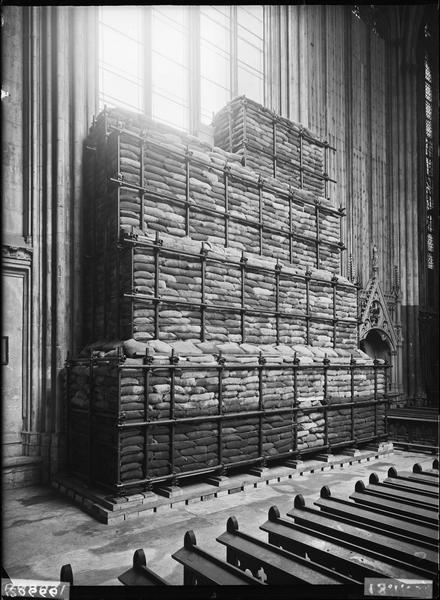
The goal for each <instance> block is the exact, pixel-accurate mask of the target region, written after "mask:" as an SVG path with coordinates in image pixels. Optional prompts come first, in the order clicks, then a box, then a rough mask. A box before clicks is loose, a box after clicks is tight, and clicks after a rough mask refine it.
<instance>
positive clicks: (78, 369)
mask: <svg viewBox="0 0 440 600" xmlns="http://www.w3.org/2000/svg"><path fill="white" fill-rule="evenodd" d="M120 346H121V347H122V348H123V349H124V351H125V352H127V353H130V354H134V355H135V356H136V354H140V355H144V354H145V350H146V349H147V348H148V351H149V356H150V360H151V369H150V370H149V374H148V376H146V371H145V369H142V368H141V365H142V364H143V361H144V359H143V358H141V357H139V358H136V357H133V358H130V357H128V358H126V359H125V360H124V361H122V362H121V361H120V360H118V358H117V356H118V352H117V347H115V348H113V349H111V350H108V348H109V346H108V345H106V346H105V345H103V347H105V348H106V351H102V352H101V353H99V351H98V350H97V348H98V347H99V346H97V345H94V351H95V353H96V352H98V355H99V354H101V356H100V357H98V358H96V359H94V361H93V367H92V377H93V381H92V386H93V400H92V402H93V408H92V412H93V414H94V415H95V426H96V427H97V429H99V435H97V437H96V439H95V438H94V440H93V450H92V454H93V455H94V456H95V457H96V456H101V457H102V459H103V456H104V454H103V453H105V452H107V453H108V457H110V456H114V457H115V456H116V454H114V452H113V451H114V446H115V442H116V445H117V446H119V456H120V459H119V460H120V462H119V473H120V480H121V481H122V482H124V481H133V480H136V479H141V478H142V473H143V469H144V462H145V448H147V470H148V473H149V476H150V477H158V476H161V475H165V474H168V473H169V469H170V460H171V454H170V452H171V449H170V425H169V424H164V425H161V424H160V422H161V421H163V420H167V419H169V418H171V417H172V416H174V418H177V419H178V418H184V417H197V416H202V415H212V416H214V415H216V414H218V411H219V372H220V369H219V366H218V362H217V358H218V356H219V355H220V353H222V355H223V357H224V358H225V361H226V362H225V365H224V367H223V368H222V369H221V371H222V413H223V414H226V415H228V414H231V415H232V414H233V413H234V414H237V413H238V414H237V416H234V417H233V418H231V419H227V420H226V421H224V422H223V426H222V440H221V448H222V457H223V460H224V462H225V464H232V463H234V462H237V461H239V460H246V459H252V458H256V457H257V456H258V444H259V418H258V416H248V414H247V413H248V412H249V411H251V410H258V408H259V403H260V398H259V388H260V377H261V387H262V405H263V407H264V408H265V409H273V408H277V407H293V406H294V401H295V392H294V379H293V369H292V363H293V360H294V358H295V356H297V357H300V366H299V367H298V372H297V391H296V398H297V402H298V406H299V409H300V410H299V412H298V415H297V423H298V434H297V435H298V448H299V449H313V448H315V447H316V448H317V447H319V446H322V445H323V444H324V414H323V409H322V406H323V400H324V369H323V359H322V356H324V357H325V356H328V353H327V352H325V350H324V349H319V348H312V347H306V346H301V345H298V346H296V349H293V348H288V347H285V346H278V347H274V346H265V345H261V346H253V345H251V344H234V343H223V344H222V343H213V342H202V343H198V344H192V343H191V342H173V343H170V344H167V343H164V342H162V341H159V340H153V341H151V342H148V343H145V344H142V343H140V342H136V341H135V340H131V341H127V342H125V343H124V344H122V345H121V344H120ZM173 351H174V352H178V353H179V360H178V362H177V363H176V366H175V367H171V366H170V362H172V361H170V357H171V356H172V352H173ZM295 352H296V355H295ZM260 353H262V354H264V357H265V359H266V361H267V362H266V365H267V366H271V367H275V368H270V369H267V368H266V366H265V365H264V364H263V365H262V366H260V360H259V358H260ZM355 354H356V359H357V361H358V364H357V365H356V367H355V371H354V373H355V378H356V380H357V382H358V383H359V385H358V387H357V391H356V398H358V397H361V392H362V394H363V396H362V397H366V396H367V395H368V396H369V397H371V396H372V395H373V392H374V387H373V384H372V380H371V377H370V379H369V377H368V376H371V373H370V371H372V367H371V362H372V361H371V359H367V358H365V355H362V354H361V353H360V352H357V353H355ZM330 356H331V364H330V366H329V367H328V370H327V398H329V397H331V396H332V394H337V396H338V398H339V399H342V398H345V400H348V399H349V398H350V376H349V375H347V372H348V371H347V370H346V369H343V370H340V369H336V368H334V367H335V365H336V364H340V363H341V361H342V362H344V361H345V363H346V362H347V361H348V360H349V357H348V356H347V355H345V356H344V357H341V356H337V357H335V356H334V355H333V354H330ZM118 364H119V367H118ZM312 364H313V365H314V367H315V368H314V369H310V368H306V369H304V366H306V365H312ZM289 365H290V367H289ZM121 366H122V368H121ZM118 368H119V370H120V376H119V384H118ZM70 369H71V370H70V372H69V381H70V388H69V389H70V400H71V405H72V407H73V406H75V405H76V404H75V403H77V400H78V391H79V390H83V393H84V395H86V396H87V394H88V393H89V389H90V383H91V382H90V378H89V377H88V375H89V373H90V370H89V369H90V367H89V366H88V365H87V364H84V365H82V364H80V363H78V364H75V361H73V362H72V365H71V367H70ZM171 369H173V373H174V376H173V377H172V375H171ZM260 371H261V375H260V374H259V373H260ZM366 374H367V375H368V376H366ZM377 375H378V393H379V394H382V393H383V392H384V388H383V386H384V379H383V372H382V371H381V370H380V369H378V370H377ZM118 385H119V386H120V387H119V392H118ZM146 385H147V386H148V388H147V390H148V393H147V397H146V394H145V389H146V388H145V386H146ZM172 389H173V390H174V396H173V397H174V406H172V402H171V394H172ZM118 399H119V400H118ZM310 408H315V410H310ZM304 409H308V410H304ZM111 414H113V415H115V416H116V415H117V417H118V420H119V422H121V423H124V424H126V425H127V424H132V426H131V427H125V428H124V429H122V430H121V432H120V433H119V436H118V435H116V434H115V433H112V432H111V422H107V421H106V420H105V418H104V419H103V418H102V416H103V415H111ZM349 414H350V413H349V409H342V411H341V410H338V411H335V412H334V413H333V412H329V439H330V441H332V439H333V438H334V439H335V440H336V441H344V440H347V439H350V432H351V429H350V428H351V425H350V423H351V421H350V418H349ZM378 414H379V413H378ZM145 417H146V418H147V419H148V420H149V421H150V422H151V425H150V426H149V427H148V429H147V430H146V429H145V428H140V427H138V426H136V423H138V422H142V421H144V418H145ZM356 419H357V423H356V432H357V434H358V435H362V437H365V436H366V435H371V433H372V429H373V428H374V409H373V407H366V408H362V409H361V410H360V412H359V415H357V416H356ZM293 421H294V419H293V417H292V413H290V412H286V413H283V414H278V415H267V416H265V417H264V418H263V422H262V435H263V438H262V441H263V451H264V454H265V455H266V456H278V455H283V454H287V453H289V452H290V451H291V450H294V449H295V448H294V428H293V425H292V424H293ZM106 423H107V424H106ZM146 431H147V433H145V432H146ZM366 432H367V433H366ZM197 433H198V435H197ZM115 435H116V438H115V437H114V436H115ZM218 436H219V431H218V424H217V422H216V421H215V420H213V421H209V420H208V421H203V422H195V423H194V424H190V425H188V424H185V425H183V424H180V425H179V424H176V425H175V433H174V466H175V470H176V472H182V471H188V470H195V469H202V468H205V467H206V466H213V465H216V464H218V461H219V458H218V457H219V453H218V450H219V444H220V441H219V438H218ZM111 448H113V450H111ZM112 452H113V454H112ZM94 460H96V464H97V465H99V460H98V459H97V458H95V459H94ZM114 460H116V458H114ZM112 469H113V470H112ZM110 473H113V475H114V474H115V473H116V471H115V467H109V471H108V473H107V476H110V475H109V474H110ZM99 477H104V471H101V472H100V473H99ZM101 481H102V479H101Z"/></svg>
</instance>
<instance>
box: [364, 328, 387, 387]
mask: <svg viewBox="0 0 440 600" xmlns="http://www.w3.org/2000/svg"><path fill="white" fill-rule="evenodd" d="M359 345H360V348H361V350H362V351H363V352H365V353H366V354H368V356H369V357H370V358H373V359H374V358H380V359H382V360H385V361H386V362H387V363H388V364H389V365H390V369H389V373H388V386H387V388H388V389H387V391H390V390H392V389H393V383H394V384H395V373H394V367H395V366H396V365H395V358H396V352H395V350H394V349H393V346H392V343H391V341H390V340H389V338H388V336H387V334H386V333H385V332H384V331H382V330H381V329H376V328H373V329H370V330H369V331H368V333H367V334H366V335H365V337H364V338H363V339H362V340H361V341H360V344H359Z"/></svg>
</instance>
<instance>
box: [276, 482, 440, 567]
mask: <svg viewBox="0 0 440 600" xmlns="http://www.w3.org/2000/svg"><path fill="white" fill-rule="evenodd" d="M287 514H288V516H290V517H293V519H294V520H295V524H298V525H302V526H304V527H307V528H308V529H311V530H314V531H316V532H317V534H321V533H322V534H324V535H330V536H333V537H334V538H336V539H338V540H340V541H343V542H344V543H346V542H348V543H352V541H353V539H354V540H356V544H357V545H359V546H361V547H362V548H364V549H367V550H370V551H372V552H375V553H377V554H379V555H383V556H386V557H387V558H393V559H396V560H398V561H400V562H403V563H407V564H409V565H411V566H412V567H415V568H421V569H424V570H428V571H436V570H437V565H438V552H437V545H436V542H435V541H434V542H432V543H431V544H428V543H426V542H419V541H414V540H410V539H408V537H407V536H406V533H405V532H403V534H399V533H398V532H396V531H384V530H382V529H381V528H380V523H376V522H375V521H374V520H373V521H372V522H369V523H357V522H354V521H353V520H352V519H350V518H348V517H345V516H344V514H343V513H340V514H334V513H327V512H325V511H322V510H317V509H315V508H312V507H308V506H306V505H305V502H304V499H303V498H302V496H301V494H298V495H297V496H296V497H295V502H294V509H293V510H291V511H289V512H288V513H287Z"/></svg>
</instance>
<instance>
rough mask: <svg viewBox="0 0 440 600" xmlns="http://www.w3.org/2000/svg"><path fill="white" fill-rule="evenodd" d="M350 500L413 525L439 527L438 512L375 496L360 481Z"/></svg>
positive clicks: (382, 496)
mask: <svg viewBox="0 0 440 600" xmlns="http://www.w3.org/2000/svg"><path fill="white" fill-rule="evenodd" d="M368 487H370V486H368ZM349 498H350V499H351V500H354V501H355V502H356V503H358V504H362V505H365V506H371V507H372V508H373V509H374V510H375V511H377V512H381V513H383V512H388V513H390V514H392V515H395V516H397V517H399V518H403V519H404V520H406V521H410V522H413V523H414V522H419V523H421V524H423V523H424V524H426V525H435V526H438V514H437V510H435V509H431V508H421V507H419V506H416V505H414V504H407V503H405V502H404V501H397V500H391V499H389V498H387V497H386V496H385V495H375V494H374V493H373V491H371V489H370V490H369V489H368V488H367V486H366V485H365V483H364V482H363V481H360V480H359V481H357V482H356V486H355V492H354V493H353V494H351V495H350V496H349Z"/></svg>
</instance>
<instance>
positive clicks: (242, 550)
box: [217, 517, 358, 585]
mask: <svg viewBox="0 0 440 600" xmlns="http://www.w3.org/2000/svg"><path fill="white" fill-rule="evenodd" d="M217 541H218V542H220V543H221V544H224V545H225V546H226V549H227V561H228V562H229V563H231V564H233V565H235V566H239V568H240V569H243V570H246V569H249V570H250V571H251V572H252V573H253V575H254V576H255V577H256V576H257V574H258V573H259V572H260V570H261V569H263V571H264V573H265V574H266V578H267V580H266V583H268V584H270V585H294V584H301V585H306V584H314V585H337V584H343V583H351V584H353V583H358V581H355V580H353V579H351V578H350V577H348V576H346V575H343V574H340V573H336V572H334V571H332V570H331V569H329V568H328V567H326V566H324V565H322V564H320V563H315V562H313V561H311V560H307V559H306V558H305V557H303V556H299V555H297V554H293V553H291V552H287V551H286V550H283V549H281V548H279V547H277V546H273V545H271V544H268V543H266V542H262V541H261V540H259V539H257V538H254V537H253V536H251V535H248V534H247V533H243V532H241V531H239V528H238V523H237V519H236V518H235V517H230V518H229V519H228V522H227V529H226V532H225V533H222V535H220V536H219V537H218V538H217Z"/></svg>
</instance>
